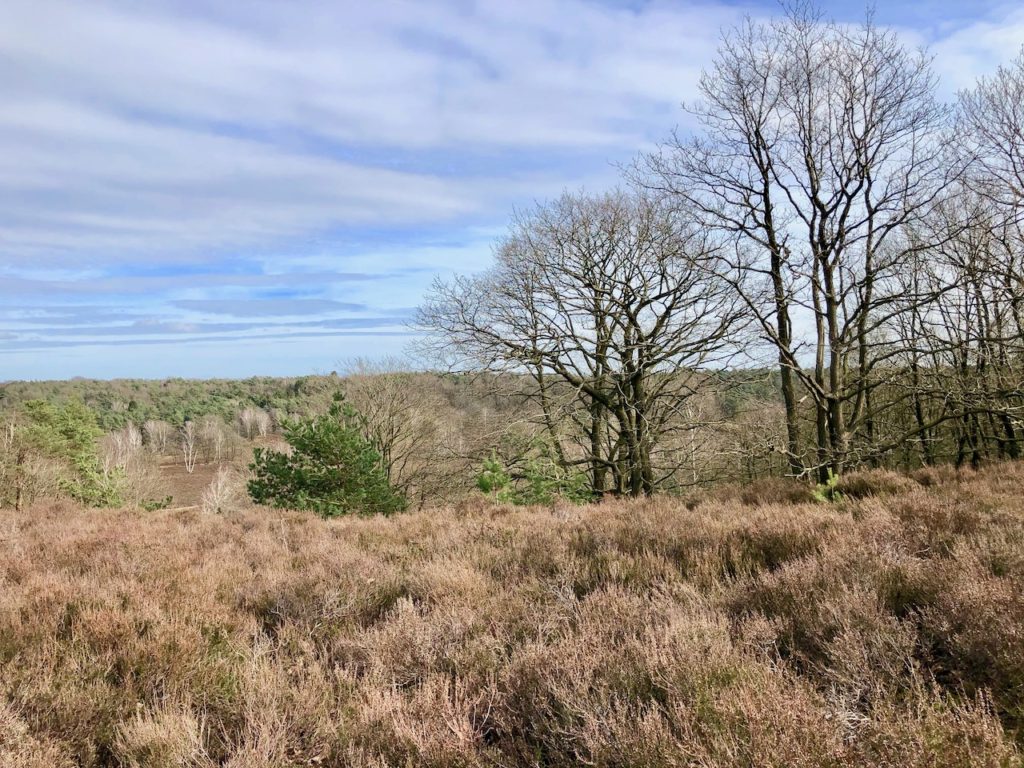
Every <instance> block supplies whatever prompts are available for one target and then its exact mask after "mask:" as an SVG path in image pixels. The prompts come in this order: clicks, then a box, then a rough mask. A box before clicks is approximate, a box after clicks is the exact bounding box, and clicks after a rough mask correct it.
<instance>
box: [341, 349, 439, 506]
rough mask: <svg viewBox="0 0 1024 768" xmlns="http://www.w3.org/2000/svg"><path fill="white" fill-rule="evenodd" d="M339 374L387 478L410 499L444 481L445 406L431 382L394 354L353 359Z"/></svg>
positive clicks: (432, 489) (432, 490)
mask: <svg viewBox="0 0 1024 768" xmlns="http://www.w3.org/2000/svg"><path fill="white" fill-rule="evenodd" d="M347 368H348V370H347V372H346V375H345V378H344V385H343V386H344V391H345V397H346V399H347V400H348V401H349V402H350V403H351V404H352V406H353V407H354V408H355V409H356V411H357V412H358V413H359V415H360V418H361V421H362V423H363V429H364V432H365V434H366V438H367V439H368V440H369V441H370V443H371V444H372V445H373V447H374V448H375V449H376V450H377V452H378V453H379V454H380V457H381V464H382V466H383V468H384V472H385V474H386V475H387V477H388V482H390V483H391V484H392V485H393V486H395V487H397V488H399V489H400V490H401V491H402V492H403V494H405V496H406V497H407V498H409V499H411V500H415V499H420V500H421V501H422V500H423V499H424V498H425V496H426V495H429V494H433V493H436V492H438V490H439V488H438V486H439V485H443V484H445V483H446V480H447V478H446V477H445V474H446V473H445V471H444V464H445V458H446V457H445V456H444V452H443V450H442V447H441V439H442V431H441V421H442V419H443V418H444V415H445V411H446V408H445V406H444V403H442V402H441V400H440V398H439V397H438V396H437V393H436V391H435V390H434V385H435V382H432V381H430V380H429V379H428V377H425V376H423V375H422V374H418V373H415V372H414V371H413V370H412V369H411V368H410V367H409V365H408V364H407V363H405V362H404V361H403V360H400V359H397V358H385V359H383V360H379V361H375V362H371V361H369V360H365V359H357V360H354V361H352V362H351V363H350V364H349V365H348V366H347Z"/></svg>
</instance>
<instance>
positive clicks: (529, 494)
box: [476, 451, 593, 506]
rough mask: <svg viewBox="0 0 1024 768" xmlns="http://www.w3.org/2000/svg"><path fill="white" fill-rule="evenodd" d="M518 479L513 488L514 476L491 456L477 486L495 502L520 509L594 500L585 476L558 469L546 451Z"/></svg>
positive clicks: (477, 481) (532, 459)
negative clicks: (557, 500) (564, 501)
mask: <svg viewBox="0 0 1024 768" xmlns="http://www.w3.org/2000/svg"><path fill="white" fill-rule="evenodd" d="M518 479H519V480H520V482H519V483H517V484H513V483H512V476H511V475H510V474H509V473H508V471H506V469H505V467H504V465H502V463H501V461H500V460H499V459H498V457H497V456H496V455H495V454H494V453H492V454H491V456H490V458H488V459H484V463H483V467H482V468H481V470H480V473H479V474H478V475H477V477H476V485H477V488H479V489H480V490H481V491H483V492H484V493H486V494H487V495H488V496H490V497H492V498H493V499H494V500H495V501H498V502H502V503H511V504H515V505H517V506H531V505H539V504H554V503H555V500H556V499H566V500H568V501H573V502H576V503H577V504H582V503H584V502H587V501H590V500H591V499H592V498H593V494H592V493H591V490H590V486H589V484H588V482H587V477H586V475H584V474H582V473H579V472H573V471H571V470H568V469H565V468H563V467H561V466H559V465H558V464H557V463H556V462H555V461H554V460H553V459H552V458H551V457H550V456H549V455H548V453H547V452H544V451H542V452H541V455H540V456H539V457H535V458H531V459H529V460H528V461H527V462H526V464H525V465H524V467H523V469H522V471H521V474H520V475H519V478H518Z"/></svg>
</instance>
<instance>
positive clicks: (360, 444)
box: [248, 400, 406, 517]
mask: <svg viewBox="0 0 1024 768" xmlns="http://www.w3.org/2000/svg"><path fill="white" fill-rule="evenodd" d="M282 426H283V431H284V438H285V440H286V441H287V442H288V445H289V446H291V452H290V453H283V452H281V451H274V450H267V449H262V448H257V449H256V450H255V452H254V454H253V462H252V464H250V465H249V468H250V469H251V470H252V472H253V479H252V480H250V481H249V486H248V487H249V495H250V496H251V497H252V499H253V500H254V501H255V502H257V503H259V504H271V505H273V506H275V507H284V508H288V509H309V510H312V511H314V512H317V513H318V514H320V515H322V516H324V517H334V516H336V515H344V514H349V513H353V512H354V513H357V514H366V515H373V514H390V513H392V512H398V511H400V510H402V509H404V508H405V506H406V500H405V497H404V496H402V495H401V494H400V493H399V492H398V491H396V490H395V489H394V488H392V487H391V485H390V484H389V483H388V480H387V477H386V475H385V474H384V470H383V469H382V467H381V460H380V455H379V454H378V453H377V452H376V451H375V450H374V449H373V447H372V446H371V445H370V443H369V442H367V440H366V439H365V438H364V437H363V435H362V433H361V431H360V429H359V415H358V414H357V413H356V411H355V410H354V409H353V408H352V406H350V405H348V404H347V403H345V402H343V401H342V400H336V401H335V403H334V404H333V405H332V406H331V408H330V411H329V412H328V413H327V414H326V415H322V416H317V417H314V418H311V419H305V420H300V421H295V422H285V423H284V424H283V425H282Z"/></svg>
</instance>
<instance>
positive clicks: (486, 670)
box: [0, 464, 1024, 768]
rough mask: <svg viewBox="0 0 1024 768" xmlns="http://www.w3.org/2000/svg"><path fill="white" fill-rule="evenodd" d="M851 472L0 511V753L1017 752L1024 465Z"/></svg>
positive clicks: (79, 757)
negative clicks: (347, 499) (711, 488)
mask: <svg viewBox="0 0 1024 768" xmlns="http://www.w3.org/2000/svg"><path fill="white" fill-rule="evenodd" d="M843 482H844V484H845V485H844V486H843V488H842V489H840V490H841V491H842V492H841V493H840V494H837V499H838V500H837V501H835V502H831V503H824V502H820V501H814V500H812V499H809V498H806V496H805V495H804V493H803V491H800V490H798V486H797V484H796V483H790V482H789V481H783V480H778V481H777V482H775V483H763V484H762V485H761V486H760V487H754V488H751V487H738V488H730V489H719V490H716V491H715V492H714V493H713V494H708V495H707V496H705V497H700V496H696V495H694V496H690V497H688V498H685V499H683V498H675V497H669V496H660V497H655V498H653V499H644V500H615V501H606V502H604V503H601V504H596V505H588V506H576V505H572V504H565V503H561V502H559V503H555V504H554V505H547V506H543V507H514V506H510V505H506V504H501V503H494V502H493V501H491V500H489V499H487V498H486V497H483V496H482V495H481V496H479V497H476V498H473V499H470V500H466V501H463V502H461V503H460V504H458V505H455V506H453V507H448V508H444V509H436V508H434V509H425V510H423V511H416V512H409V513H406V514H403V515H399V516H394V517H371V518H363V517H345V518H337V519H330V520H323V519H321V518H319V517H317V516H315V515H314V514H312V513H302V512H282V511H271V510H266V509H249V508H239V507H238V506H237V505H233V506H231V508H230V509H228V510H227V511H224V512H222V513H220V514H215V513H203V512H201V511H199V510H198V509H188V510H178V511H174V510H157V511H154V512H145V511H139V510H128V509H123V510H96V509H84V508H81V507H79V506H77V505H76V504H75V503H73V502H71V501H48V502H45V503H44V502H42V501H40V502H37V503H36V504H35V505H34V506H31V507H29V508H26V509H24V510H22V511H20V512H14V511H5V512H4V513H3V517H2V518H0V765H2V766H4V768H7V766H11V767H12V768H13V766H38V767H39V768H42V767H43V766H46V767H47V768H49V767H50V766H54V767H59V766H147V767H151V766H168V767H169V766H215V765H224V766H232V767H233V768H243V767H244V768H250V767H253V768H254V767H256V766H266V767H267V768H269V767H270V766H274V767H275V768H276V767H277V766H350V765H366V766H371V765H372V766H385V765H389V766H399V765H401V766H406V765H417V766H420V765H423V766H460V765H462V766H476V765H480V766H557V765H600V766H645V765H646V766H670V765H687V766H690V765H692V766H828V765H834V766H838V765H876V766H939V765H941V766H958V765H959V766H1009V765H1017V764H1019V762H1020V759H1019V746H1020V743H1021V725H1022V723H1024V639H1022V638H1024V633H1022V631H1021V627H1022V620H1024V597H1022V595H1024V589H1022V588H1024V555H1022V554H1021V553H1022V552H1024V548H1022V540H1024V500H1022V498H1021V496H1022V495H1021V493H1020V489H1021V487H1022V485H1024V467H1021V466H1020V465H1017V464H1002V465H995V466H993V467H991V468H988V469H984V470H982V471H980V472H973V471H966V472H955V471H953V470H942V471H925V472H922V473H919V474H918V475H916V476H914V477H912V478H911V477H906V476H902V475H896V474H895V473H888V472H863V473H858V474H856V475H851V476H847V477H846V478H844V479H843ZM800 488H802V486H800Z"/></svg>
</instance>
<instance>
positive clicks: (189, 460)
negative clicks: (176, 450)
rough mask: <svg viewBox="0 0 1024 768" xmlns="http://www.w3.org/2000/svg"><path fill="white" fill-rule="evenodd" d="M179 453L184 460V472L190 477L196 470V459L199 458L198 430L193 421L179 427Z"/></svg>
mask: <svg viewBox="0 0 1024 768" xmlns="http://www.w3.org/2000/svg"><path fill="white" fill-rule="evenodd" d="M180 434H181V452H182V455H183V456H184V458H185V471H186V472H188V473H189V474H190V475H191V474H192V472H193V471H195V468H196V459H197V458H198V456H199V450H198V437H199V434H198V430H197V429H196V424H195V422H194V421H186V422H185V423H184V424H182V426H181V431H180Z"/></svg>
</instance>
